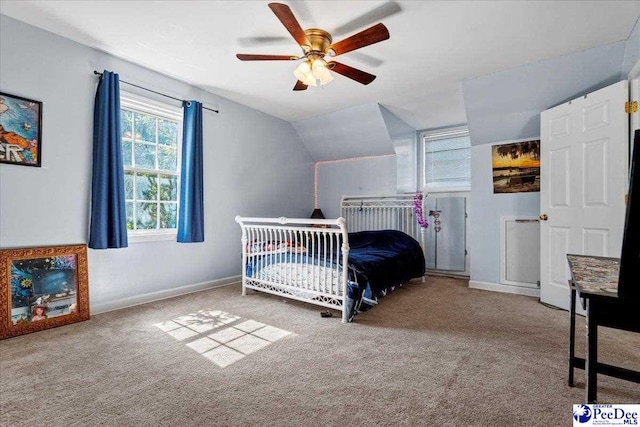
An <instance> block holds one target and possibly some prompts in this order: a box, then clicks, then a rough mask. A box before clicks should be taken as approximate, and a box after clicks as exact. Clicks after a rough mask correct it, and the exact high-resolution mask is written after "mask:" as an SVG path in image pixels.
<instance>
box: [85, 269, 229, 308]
mask: <svg viewBox="0 0 640 427" xmlns="http://www.w3.org/2000/svg"><path fill="white" fill-rule="evenodd" d="M241 280H242V276H240V275H237V276H229V277H223V278H222V279H217V280H211V281H208V282H202V283H195V284H192V285H185V286H180V287H178V288H172V289H167V290H163V291H158V292H151V293H148V294H142V295H136V296H133V297H127V298H121V299H118V300H114V301H109V302H106V303H102V304H96V305H91V307H90V309H91V314H100V313H106V312H108V311H114V310H119V309H121V308H127V307H133V306H134V305H140V304H146V303H149V302H153V301H159V300H163V299H167V298H173V297H177V296H180V295H186V294H191V293H193V292H200V291H204V290H206V289H212V288H217V287H220V286H227V285H231V284H233V283H238V282H239V281H241Z"/></svg>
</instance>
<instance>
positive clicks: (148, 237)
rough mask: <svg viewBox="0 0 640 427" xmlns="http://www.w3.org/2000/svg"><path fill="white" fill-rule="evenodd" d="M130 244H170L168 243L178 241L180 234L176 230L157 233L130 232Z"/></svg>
mask: <svg viewBox="0 0 640 427" xmlns="http://www.w3.org/2000/svg"><path fill="white" fill-rule="evenodd" d="M127 238H128V240H129V243H148V242H168V241H174V242H175V241H176V240H177V238H178V233H177V231H176V230H168V231H156V230H153V231H151V232H141V231H136V232H129V235H128V236H127Z"/></svg>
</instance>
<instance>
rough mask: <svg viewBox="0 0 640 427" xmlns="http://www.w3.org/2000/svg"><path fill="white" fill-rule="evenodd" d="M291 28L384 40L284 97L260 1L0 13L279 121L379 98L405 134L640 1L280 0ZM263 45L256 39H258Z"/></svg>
mask: <svg viewBox="0 0 640 427" xmlns="http://www.w3.org/2000/svg"><path fill="white" fill-rule="evenodd" d="M286 3H287V4H288V5H289V6H290V7H291V10H292V11H293V13H294V15H295V16H296V18H297V19H298V21H299V22H300V24H301V26H302V28H310V27H319V28H323V29H325V30H327V31H329V32H331V33H332V34H333V35H334V39H335V40H340V39H342V38H345V37H348V36H349V35H351V34H354V33H356V32H358V31H360V30H363V29H365V28H367V27H369V26H371V25H373V24H376V23H377V22H383V23H384V24H385V25H386V26H387V28H388V29H389V33H390V35H391V37H390V39H389V40H386V41H384V42H381V43H378V44H375V45H371V46H368V47H365V48H362V49H360V50H358V51H355V52H351V53H346V54H344V55H343V56H340V57H339V60H340V62H343V63H345V64H347V65H351V66H353V67H356V68H359V69H362V70H365V71H368V72H370V73H372V74H375V75H377V79H376V80H375V81H374V82H373V83H371V84H370V85H368V86H363V85H361V84H359V83H356V82H354V81H352V80H349V79H347V78H345V77H343V76H340V75H336V77H335V80H334V81H333V82H331V83H330V84H328V85H327V86H325V87H322V88H309V90H306V91H303V92H293V91H292V87H293V85H294V83H295V78H294V77H293V73H292V72H293V69H294V68H295V66H296V65H297V63H295V62H287V61H270V62H266V61H265V62H241V61H239V60H238V59H237V58H236V57H235V54H236V53H238V52H243V53H263V54H279V55H299V54H300V53H301V52H300V48H299V47H298V46H297V44H296V43H295V41H294V40H293V39H292V38H291V37H290V35H289V33H288V32H287V31H286V29H285V28H284V27H283V26H282V24H281V23H280V22H279V21H278V19H277V18H276V16H275V15H274V14H273V13H272V11H271V10H270V9H269V8H268V6H267V4H268V2H266V1H82V2H80V1H24V0H20V1H15V0H1V1H0V13H2V14H5V15H8V16H10V17H13V18H15V19H18V20H21V21H24V22H27V23H29V24H32V25H35V26H37V27H41V28H43V29H45V30H48V31H51V32H53V33H56V34H59V35H62V36H64V37H67V38H70V39H73V40H75V41H78V42H80V43H83V44H86V45H88V46H91V47H94V48H97V49H99V50H102V51H105V52H108V53H111V54H113V55H114V56H117V57H120V58H123V59H126V60H130V61H132V62H135V63H137V64H140V65H143V66H145V67H148V68H151V69H153V70H156V71H159V72H161V73H164V74H166V75H169V76H172V77H175V78H177V79H180V80H182V81H185V82H188V83H190V84H193V85H194V86H197V87H200V88H202V89H205V90H207V91H210V92H212V93H214V94H217V95H220V96H224V97H226V98H229V99H231V100H234V101H237V102H239V103H242V104H244V105H247V106H250V107H253V108H255V109H257V110H260V111H263V112H265V113H268V114H271V115H273V116H276V117H280V118H282V119H285V120H288V121H292V122H295V121H299V120H304V119H309V118H311V117H315V116H318V115H325V114H329V113H332V112H335V111H338V110H343V109H347V108H351V107H355V106H359V105H365V104H373V103H379V104H381V105H383V106H385V107H386V108H387V109H389V110H390V111H391V112H392V113H394V114H395V115H396V116H398V117H400V118H401V119H402V120H404V121H405V122H406V123H408V124H410V125H411V126H413V127H415V128H416V129H427V128H433V127H442V126H446V125H454V124H460V123H464V122H466V117H465V107H464V102H463V97H462V90H461V82H462V81H463V80H465V79H469V78H473V77H477V76H483V75H487V74H491V73H495V72H498V71H503V70H507V69H511V68H514V67H517V66H520V65H523V64H529V63H534V62H538V61H542V60H545V59H549V58H555V57H559V56H562V55H566V54H569V53H573V52H577V51H582V50H585V49H590V48H593V47H596V46H602V45H605V44H609V43H613V42H617V41H621V40H625V39H627V37H629V34H630V32H631V30H632V29H633V26H634V24H635V23H636V21H637V20H638V17H639V16H640V1H637V0H635V1H526V2H525V1H395V2H393V1H391V2H380V1H322V2H320V1H295V2H294V1H289V2H286ZM265 38H266V39H265Z"/></svg>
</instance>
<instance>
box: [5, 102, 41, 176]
mask: <svg viewBox="0 0 640 427" xmlns="http://www.w3.org/2000/svg"><path fill="white" fill-rule="evenodd" d="M41 147H42V102H40V101H34V100H33V99H27V98H22V97H21V96H16V95H10V94H8V93H2V92H0V163H11V164H14V165H23V166H36V167H40V165H41V156H40V152H41Z"/></svg>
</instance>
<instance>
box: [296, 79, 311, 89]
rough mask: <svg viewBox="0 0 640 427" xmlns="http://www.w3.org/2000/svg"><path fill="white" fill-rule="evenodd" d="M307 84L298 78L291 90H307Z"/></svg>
mask: <svg viewBox="0 0 640 427" xmlns="http://www.w3.org/2000/svg"><path fill="white" fill-rule="evenodd" d="M308 87H309V86H307V85H306V84H304V83H302V82H301V81H300V80H298V81H297V82H296V85H295V86H294V87H293V90H307V88H308Z"/></svg>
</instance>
